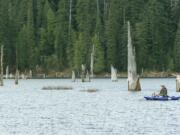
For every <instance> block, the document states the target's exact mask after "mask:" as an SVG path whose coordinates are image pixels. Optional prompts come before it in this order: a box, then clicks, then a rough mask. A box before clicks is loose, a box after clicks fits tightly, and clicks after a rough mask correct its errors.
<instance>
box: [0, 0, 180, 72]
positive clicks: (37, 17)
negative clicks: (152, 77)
mask: <svg viewBox="0 0 180 135" xmlns="http://www.w3.org/2000/svg"><path fill="white" fill-rule="evenodd" d="M127 21H130V22H131V25H132V36H133V37H132V38H133V45H134V46H135V49H136V60H137V65H138V71H139V72H140V71H141V70H142V69H143V70H145V71H180V0H0V45H3V46H4V59H5V63H4V66H9V67H10V69H11V70H12V71H15V68H16V66H17V63H18V68H19V70H21V71H26V70H29V69H32V70H37V69H39V70H42V71H64V70H67V69H68V70H76V71H79V70H80V69H81V64H85V65H86V67H87V68H89V67H90V58H91V52H92V49H93V46H94V50H95V53H94V72H95V73H102V72H108V71H109V70H110V66H111V65H113V66H114V67H116V68H117V69H118V71H120V72H125V71H127Z"/></svg>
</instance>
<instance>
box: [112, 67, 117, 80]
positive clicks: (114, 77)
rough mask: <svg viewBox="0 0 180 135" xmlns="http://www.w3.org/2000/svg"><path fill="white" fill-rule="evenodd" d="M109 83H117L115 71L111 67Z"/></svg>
mask: <svg viewBox="0 0 180 135" xmlns="http://www.w3.org/2000/svg"><path fill="white" fill-rule="evenodd" d="M111 81H113V82H117V81H118V79H117V69H115V68H114V67H113V66H112V65H111Z"/></svg>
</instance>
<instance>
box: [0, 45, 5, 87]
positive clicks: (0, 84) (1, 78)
mask: <svg viewBox="0 0 180 135" xmlns="http://www.w3.org/2000/svg"><path fill="white" fill-rule="evenodd" d="M3 50H4V46H3V45H2V46H1V76H0V86H3V85H4V83H3V56H4V54H3V52H4V51H3Z"/></svg>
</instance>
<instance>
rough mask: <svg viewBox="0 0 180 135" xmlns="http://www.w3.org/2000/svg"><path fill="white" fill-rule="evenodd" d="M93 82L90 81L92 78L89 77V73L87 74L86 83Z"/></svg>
mask: <svg viewBox="0 0 180 135" xmlns="http://www.w3.org/2000/svg"><path fill="white" fill-rule="evenodd" d="M90 81H91V80H90V76H89V72H88V71H87V73H86V82H90Z"/></svg>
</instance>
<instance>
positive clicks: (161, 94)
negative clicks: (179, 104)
mask: <svg viewBox="0 0 180 135" xmlns="http://www.w3.org/2000/svg"><path fill="white" fill-rule="evenodd" d="M158 95H159V96H163V97H167V96H168V92H167V88H166V87H165V86H164V85H161V90H160V92H159V94H158Z"/></svg>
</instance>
